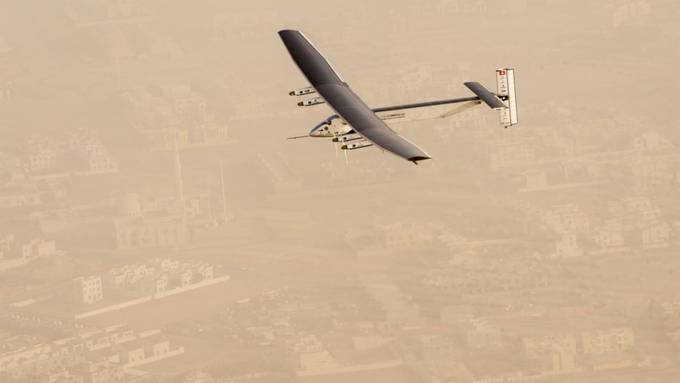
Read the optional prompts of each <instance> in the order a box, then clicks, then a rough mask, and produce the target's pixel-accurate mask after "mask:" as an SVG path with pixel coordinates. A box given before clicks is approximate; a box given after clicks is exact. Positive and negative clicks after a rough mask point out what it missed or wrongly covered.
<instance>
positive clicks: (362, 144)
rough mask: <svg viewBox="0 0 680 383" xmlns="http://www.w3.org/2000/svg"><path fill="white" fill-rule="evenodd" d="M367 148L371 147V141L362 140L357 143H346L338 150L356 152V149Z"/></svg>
mask: <svg viewBox="0 0 680 383" xmlns="http://www.w3.org/2000/svg"><path fill="white" fill-rule="evenodd" d="M369 146H373V144H372V143H371V141H369V140H366V139H364V140H357V141H351V142H348V143H346V144H345V145H342V146H341V147H340V148H341V149H342V150H356V149H362V148H367V147H369Z"/></svg>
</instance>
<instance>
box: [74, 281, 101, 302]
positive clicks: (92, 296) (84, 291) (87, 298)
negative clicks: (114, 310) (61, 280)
mask: <svg viewBox="0 0 680 383" xmlns="http://www.w3.org/2000/svg"><path fill="white" fill-rule="evenodd" d="M75 282H76V285H77V286H78V291H79V293H80V294H79V295H80V296H81V298H82V302H83V303H84V304H87V305H90V304H93V303H97V302H99V301H101V300H102V299H104V287H103V285H102V277H101V276H100V275H91V276H88V277H81V278H77V279H76V280H75Z"/></svg>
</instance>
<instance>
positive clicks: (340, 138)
mask: <svg viewBox="0 0 680 383" xmlns="http://www.w3.org/2000/svg"><path fill="white" fill-rule="evenodd" d="M362 138H364V137H362V136H361V135H359V134H356V133H350V134H343V135H342V136H338V137H334V138H333V142H350V141H356V140H361V139H362Z"/></svg>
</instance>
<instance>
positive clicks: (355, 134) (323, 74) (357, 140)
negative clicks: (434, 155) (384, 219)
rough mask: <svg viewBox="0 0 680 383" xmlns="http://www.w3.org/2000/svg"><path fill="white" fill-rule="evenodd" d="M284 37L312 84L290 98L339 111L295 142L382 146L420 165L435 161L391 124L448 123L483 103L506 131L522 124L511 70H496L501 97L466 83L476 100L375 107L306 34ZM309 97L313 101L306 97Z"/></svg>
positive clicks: (283, 34) (354, 147)
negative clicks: (324, 140)
mask: <svg viewBox="0 0 680 383" xmlns="http://www.w3.org/2000/svg"><path fill="white" fill-rule="evenodd" d="M279 36H280V37H281V40H282V41H283V44H284V45H285V46H286V48H287V49H288V52H289V53H290V56H291V58H292V59H293V61H294V62H295V63H296V64H297V66H298V68H299V69H300V71H302V74H303V75H304V76H305V77H306V78H307V81H309V84H310V86H308V87H305V88H300V89H296V90H293V91H291V92H290V93H289V95H290V96H295V97H300V98H301V100H300V101H299V102H298V103H297V104H298V106H300V107H310V106H315V105H320V104H324V103H327V104H328V105H329V106H330V107H331V109H333V111H334V112H335V114H333V115H331V116H329V117H328V118H326V119H325V120H323V121H321V122H320V123H319V124H317V125H316V126H314V128H313V129H312V130H311V131H310V132H309V134H307V135H304V136H297V137H290V138H291V139H295V138H303V137H320V138H329V139H331V140H332V141H333V142H337V143H340V144H341V149H343V150H345V151H352V150H359V149H364V148H368V147H371V146H377V147H380V148H382V149H383V150H386V151H388V152H390V153H393V154H395V155H397V156H399V157H401V158H404V159H406V160H408V161H411V162H413V163H414V164H417V163H418V161H423V160H427V159H430V158H431V157H430V156H429V155H428V154H427V153H426V152H425V151H423V150H422V149H421V148H419V147H418V146H416V145H415V144H413V143H412V142H410V141H409V140H407V139H406V138H404V137H402V136H401V135H399V134H398V133H397V132H395V131H394V130H393V129H392V128H391V127H390V126H388V124H389V125H393V124H395V123H401V122H407V121H416V120H425V119H436V118H448V117H451V116H453V115H455V114H458V113H461V112H463V111H466V110H469V109H471V108H473V107H475V106H477V105H481V104H486V105H488V106H489V107H490V108H492V109H495V110H497V111H498V112H499V115H500V123H501V125H503V126H504V127H506V128H507V127H509V126H512V125H515V124H517V103H516V97H515V73H514V69H512V68H501V69H497V70H496V85H497V93H492V92H491V91H489V90H488V89H486V88H485V87H484V86H483V85H482V84H480V83H478V82H466V83H464V85H465V86H466V87H467V88H468V89H469V90H470V91H471V92H472V93H473V94H474V96H470V97H464V98H454V99H447V100H437V101H428V102H420V103H414V104H406V105H397V106H388V107H380V108H370V107H368V106H367V105H366V103H364V102H363V101H362V100H361V98H359V96H357V95H356V94H355V93H354V92H353V91H352V89H350V87H349V85H348V84H347V83H346V82H344V81H343V80H342V78H340V76H339V75H338V73H337V72H336V71H335V70H334V69H333V67H332V66H331V65H330V64H329V63H328V61H327V60H326V59H325V58H324V57H323V56H322V55H321V53H319V51H318V50H317V49H316V48H315V47H314V45H313V44H312V43H311V42H310V41H309V40H308V39H307V38H306V37H305V36H304V35H303V34H302V32H300V31H296V30H290V29H286V30H281V31H279ZM305 96H310V97H309V98H303V97H305ZM345 153H347V152H345Z"/></svg>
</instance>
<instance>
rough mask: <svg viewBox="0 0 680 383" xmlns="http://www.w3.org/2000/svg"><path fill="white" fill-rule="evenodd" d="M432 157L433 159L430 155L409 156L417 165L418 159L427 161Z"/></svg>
mask: <svg viewBox="0 0 680 383" xmlns="http://www.w3.org/2000/svg"><path fill="white" fill-rule="evenodd" d="M430 159H432V157H428V156H413V157H409V158H408V160H409V161H411V162H413V163H414V164H416V165H418V161H425V160H430Z"/></svg>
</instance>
